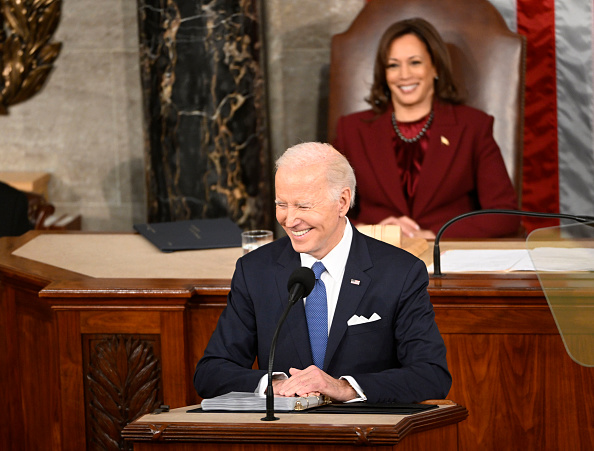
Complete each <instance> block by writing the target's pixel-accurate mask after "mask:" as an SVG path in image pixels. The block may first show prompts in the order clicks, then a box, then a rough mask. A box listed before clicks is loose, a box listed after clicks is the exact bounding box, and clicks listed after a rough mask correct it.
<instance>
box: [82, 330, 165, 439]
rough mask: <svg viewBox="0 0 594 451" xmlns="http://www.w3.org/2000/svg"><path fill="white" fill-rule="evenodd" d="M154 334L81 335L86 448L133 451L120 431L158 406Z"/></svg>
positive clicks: (158, 373)
mask: <svg viewBox="0 0 594 451" xmlns="http://www.w3.org/2000/svg"><path fill="white" fill-rule="evenodd" d="M160 348H161V346H160V340H159V336H158V335H127V334H116V335H106V334H88V335H87V334H85V335H83V349H84V353H85V362H84V375H85V380H84V385H85V401H86V402H85V404H86V424H87V449H90V450H93V449H97V450H132V446H131V444H130V443H129V442H128V443H126V442H124V440H123V439H122V437H121V431H122V429H123V428H124V426H126V425H127V424H128V423H130V422H131V421H133V420H134V419H136V418H138V417H139V416H141V415H144V414H146V413H149V412H152V411H153V410H154V409H155V408H157V407H158V406H159V405H161V404H162V403H163V400H162V397H163V395H162V393H163V389H162V382H161V349H160Z"/></svg>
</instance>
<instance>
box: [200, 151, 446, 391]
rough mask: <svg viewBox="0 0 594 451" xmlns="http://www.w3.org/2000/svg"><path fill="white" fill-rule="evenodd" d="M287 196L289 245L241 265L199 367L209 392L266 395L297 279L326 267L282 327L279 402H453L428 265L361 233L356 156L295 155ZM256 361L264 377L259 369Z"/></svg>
mask: <svg viewBox="0 0 594 451" xmlns="http://www.w3.org/2000/svg"><path fill="white" fill-rule="evenodd" d="M275 188H276V201H275V202H276V217H277V220H278V221H279V223H280V224H281V226H282V227H283V229H284V230H285V232H286V233H287V235H288V236H287V237H284V238H281V239H278V240H276V241H274V242H272V243H270V244H267V245H265V246H262V247H260V248H259V249H256V250H255V251H252V252H250V253H249V254H247V255H244V256H243V257H241V258H240V259H239V260H238V261H237V265H236V269H235V274H234V275H233V280H232V282H231V291H230V293H229V297H228V301H227V307H226V309H225V310H224V312H223V313H222V314H221V317H220V319H219V323H218V325H217V328H216V330H215V332H214V333H213V335H212V337H211V340H210V342H209V344H208V346H207V348H206V350H205V353H204V356H203V357H202V359H200V361H199V362H198V365H197V366H196V372H195V375H194V386H195V388H196V390H197V392H198V394H199V395H200V396H202V397H203V398H210V397H213V396H217V395H221V394H224V393H228V392H230V391H243V392H253V391H258V392H261V393H263V392H264V390H265V388H266V374H267V371H266V366H267V362H268V356H269V352H270V344H271V340H272V337H273V334H274V331H275V328H276V325H277V322H278V320H279V318H280V316H281V314H282V312H283V311H284V309H285V306H286V305H287V302H288V293H287V282H288V279H289V276H290V275H291V273H292V272H293V271H294V270H295V269H296V268H298V267H300V266H307V267H313V269H314V272H316V266H318V267H321V268H322V270H321V271H322V273H321V276H319V278H320V281H316V287H315V288H314V291H312V294H310V295H308V297H307V298H305V300H304V302H300V301H298V302H297V303H296V304H295V305H294V306H293V308H292V310H291V311H290V312H289V315H288V317H287V320H286V322H285V323H284V325H283V327H282V328H281V330H280V334H279V338H278V342H277V347H276V353H275V361H274V372H275V380H274V382H273V387H274V392H275V394H278V395H282V396H295V395H298V396H304V395H308V394H318V393H321V394H324V395H326V396H329V397H330V398H332V399H333V400H337V401H349V400H355V399H360V400H367V401H369V402H415V401H422V400H424V399H429V398H443V397H445V396H446V395H447V393H448V391H449V389H450V386H451V376H450V374H449V372H448V370H447V362H446V350H445V346H444V342H443V340H442V338H441V335H440V333H439V330H438V329H437V325H436V324H435V321H434V312H433V308H432V305H431V302H430V300H429V295H428V293H427V284H428V276H427V271H426V268H425V265H424V264H423V262H422V261H420V260H419V259H417V258H416V257H414V256H413V255H411V254H409V253H407V252H405V251H403V250H402V249H399V248H396V247H393V246H391V245H389V244H386V243H383V242H380V241H377V240H375V239H373V238H370V237H367V236H365V235H363V234H361V233H360V232H358V231H357V230H356V229H355V228H354V227H352V226H351V224H350V223H349V221H348V220H347V219H346V214H347V212H348V210H349V208H350V207H351V206H352V203H353V199H354V192H355V176H354V173H353V170H352V168H351V167H350V165H349V164H348V162H347V160H346V158H344V156H342V155H341V154H340V153H339V152H338V151H336V150H335V149H334V148H333V147H332V146H330V145H328V144H320V143H305V144H300V145H297V146H295V147H292V148H290V149H288V150H287V151H286V152H285V154H283V156H281V158H279V160H278V161H277V172H276V177H275ZM320 265H323V266H320ZM318 283H319V284H320V285H319V286H318ZM320 286H321V287H322V289H321V291H320V289H319V287H320ZM314 292H316V295H315V296H314ZM320 293H323V294H322V295H321V297H322V298H323V299H324V301H323V302H324V304H323V305H324V307H323V311H322V313H316V314H312V312H310V308H309V307H308V304H309V305H310V306H311V308H313V306H314V303H318V301H319V299H318V298H319V295H320ZM320 318H322V321H321V323H322V325H323V328H324V329H323V333H322V334H321V335H322V337H323V339H322V340H321V341H323V346H321V347H320V335H318V336H316V335H315V331H317V330H318V328H319V326H320V324H316V325H315V326H313V324H314V323H315V322H316V320H319V319H320ZM326 340H327V342H326ZM320 352H321V355H320ZM256 358H257V360H258V365H259V367H260V369H252V366H253V363H254V361H255V359H256ZM315 361H317V362H318V363H317V365H315V364H314V362H315Z"/></svg>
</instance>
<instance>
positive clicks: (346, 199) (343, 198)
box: [338, 188, 353, 218]
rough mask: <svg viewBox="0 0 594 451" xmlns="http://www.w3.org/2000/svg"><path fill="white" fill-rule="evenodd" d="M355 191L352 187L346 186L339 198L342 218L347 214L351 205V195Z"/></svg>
mask: <svg viewBox="0 0 594 451" xmlns="http://www.w3.org/2000/svg"><path fill="white" fill-rule="evenodd" d="M352 195H353V193H352V192H351V189H350V188H344V189H343V190H342V192H341V193H340V197H339V199H338V201H339V205H340V209H339V216H340V217H341V218H342V217H344V216H346V214H347V212H348V211H349V208H350V207H351V196H352Z"/></svg>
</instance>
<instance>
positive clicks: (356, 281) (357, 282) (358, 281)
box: [351, 279, 361, 285]
mask: <svg viewBox="0 0 594 451" xmlns="http://www.w3.org/2000/svg"><path fill="white" fill-rule="evenodd" d="M351 283H352V284H353V285H361V281H360V280H357V279H351Z"/></svg>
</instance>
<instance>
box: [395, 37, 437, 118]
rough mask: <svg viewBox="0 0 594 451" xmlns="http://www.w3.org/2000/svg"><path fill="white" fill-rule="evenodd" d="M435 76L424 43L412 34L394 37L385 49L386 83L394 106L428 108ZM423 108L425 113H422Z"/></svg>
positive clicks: (427, 109)
mask: <svg viewBox="0 0 594 451" xmlns="http://www.w3.org/2000/svg"><path fill="white" fill-rule="evenodd" d="M436 76H437V71H436V70H435V66H434V65H433V62H432V61H431V55H430V54H429V52H428V50H427V47H426V46H425V44H424V43H423V42H422V41H421V40H420V39H419V38H418V37H417V36H415V35H414V34H405V35H404V36H400V37H399V38H396V39H394V41H392V44H391V45H390V49H389V50H388V58H387V66H386V82H387V84H388V88H389V89H390V93H391V95H392V103H393V105H394V109H395V110H396V111H398V109H399V108H401V109H411V110H412V109H414V110H419V111H420V110H423V111H424V113H423V114H428V113H429V111H430V110H431V105H432V102H433V94H434V91H435V89H434V79H435V77H436ZM425 110H426V112H425Z"/></svg>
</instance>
